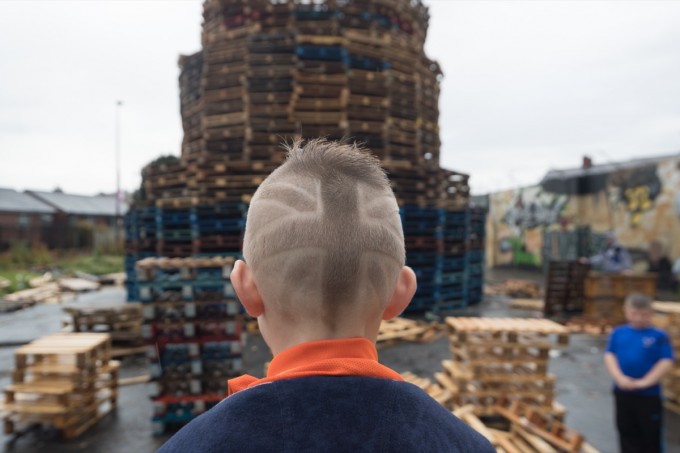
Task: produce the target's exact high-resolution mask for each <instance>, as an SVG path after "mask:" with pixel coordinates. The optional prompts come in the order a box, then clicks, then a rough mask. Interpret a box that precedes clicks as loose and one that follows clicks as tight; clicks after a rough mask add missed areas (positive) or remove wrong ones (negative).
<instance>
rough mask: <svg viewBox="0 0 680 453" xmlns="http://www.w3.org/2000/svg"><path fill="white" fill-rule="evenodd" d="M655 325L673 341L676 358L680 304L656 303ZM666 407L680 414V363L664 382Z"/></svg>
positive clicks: (679, 327)
mask: <svg viewBox="0 0 680 453" xmlns="http://www.w3.org/2000/svg"><path fill="white" fill-rule="evenodd" d="M653 307H654V311H655V312H656V314H655V315H654V319H653V321H652V322H653V323H654V325H656V326H658V327H660V328H662V329H664V330H665V331H666V332H667V333H668V335H669V336H670V339H671V344H672V345H673V350H674V351H675V354H676V357H677V354H678V353H680V302H654V304H653ZM663 392H664V397H665V405H666V407H667V408H668V409H671V410H673V411H674V412H676V413H678V414H680V361H678V360H677V359H676V360H675V367H674V368H673V370H672V371H671V372H670V373H669V374H668V376H667V377H666V378H665V379H664V381H663Z"/></svg>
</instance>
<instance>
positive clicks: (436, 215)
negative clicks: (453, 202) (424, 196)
mask: <svg viewBox="0 0 680 453" xmlns="http://www.w3.org/2000/svg"><path fill="white" fill-rule="evenodd" d="M399 215H400V216H401V218H402V219H406V220H410V219H432V220H436V221H437V222H441V221H443V220H444V210H443V209H440V208H420V207H413V206H402V207H401V208H399Z"/></svg>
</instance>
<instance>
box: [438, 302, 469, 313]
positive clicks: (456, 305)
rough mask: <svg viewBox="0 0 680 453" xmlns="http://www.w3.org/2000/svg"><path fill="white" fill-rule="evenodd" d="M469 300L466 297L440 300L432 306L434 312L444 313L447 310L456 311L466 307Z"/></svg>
mask: <svg viewBox="0 0 680 453" xmlns="http://www.w3.org/2000/svg"><path fill="white" fill-rule="evenodd" d="M467 306H468V301H467V300H466V299H457V300H447V301H439V302H437V303H436V304H434V305H433V306H432V312H434V313H442V312H447V311H454V310H460V309H463V308H466V307H467Z"/></svg>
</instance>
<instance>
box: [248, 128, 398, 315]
mask: <svg viewBox="0 0 680 453" xmlns="http://www.w3.org/2000/svg"><path fill="white" fill-rule="evenodd" d="M287 148H288V157H287V159H286V161H285V162H284V163H283V164H282V165H281V166H280V167H279V168H277V169H276V170H275V171H274V172H273V173H272V174H271V175H269V177H267V179H265V181H263V182H262V184H261V185H260V187H259V188H258V189H257V191H256V192H255V195H254V196H253V199H252V201H251V204H250V208H249V209H248V217H247V221H246V230H245V237H244V241H243V255H244V257H245V260H246V262H247V263H248V264H249V266H250V267H251V268H252V270H253V274H254V278H255V282H256V284H257V286H258V289H259V291H260V293H261V294H262V297H263V299H264V300H265V301H268V302H271V303H275V304H277V305H279V306H280V307H283V308H284V309H285V310H288V311H289V314H290V316H291V317H295V313H294V311H295V310H299V309H302V308H304V309H307V310H308V311H309V310H311V311H312V312H313V314H316V315H318V316H320V317H322V318H324V320H325V321H326V324H327V325H329V326H331V327H332V326H333V325H334V324H335V321H334V320H335V318H337V317H338V316H341V313H342V312H343V310H345V309H346V308H347V307H350V306H354V308H351V310H356V306H357V303H358V302H361V303H364V304H370V303H386V302H387V301H388V300H389V298H390V296H391V294H392V292H393V291H394V287H395V285H396V281H397V277H398V275H399V272H400V270H401V268H402V267H403V266H404V261H405V250H404V235H403V231H402V227H401V220H400V216H399V206H398V205H397V202H396V199H395V197H394V193H393V192H392V189H391V187H390V185H389V181H388V179H387V176H386V175H385V172H384V170H383V169H382V168H381V166H380V163H379V161H378V159H376V158H375V157H373V156H371V155H370V154H369V153H368V152H367V151H366V150H364V149H362V148H361V147H359V146H357V145H356V144H346V143H338V142H332V141H326V140H323V139H316V140H311V141H308V142H306V143H303V142H302V141H297V142H295V143H293V144H292V145H290V146H287ZM358 305H361V304H358Z"/></svg>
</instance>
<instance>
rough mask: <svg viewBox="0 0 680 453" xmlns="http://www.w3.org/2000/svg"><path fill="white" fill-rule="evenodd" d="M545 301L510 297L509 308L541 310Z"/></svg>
mask: <svg viewBox="0 0 680 453" xmlns="http://www.w3.org/2000/svg"><path fill="white" fill-rule="evenodd" d="M544 306H545V302H543V300H541V299H512V300H510V308H517V309H521V310H534V311H541V312H542V311H543V308H544Z"/></svg>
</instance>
